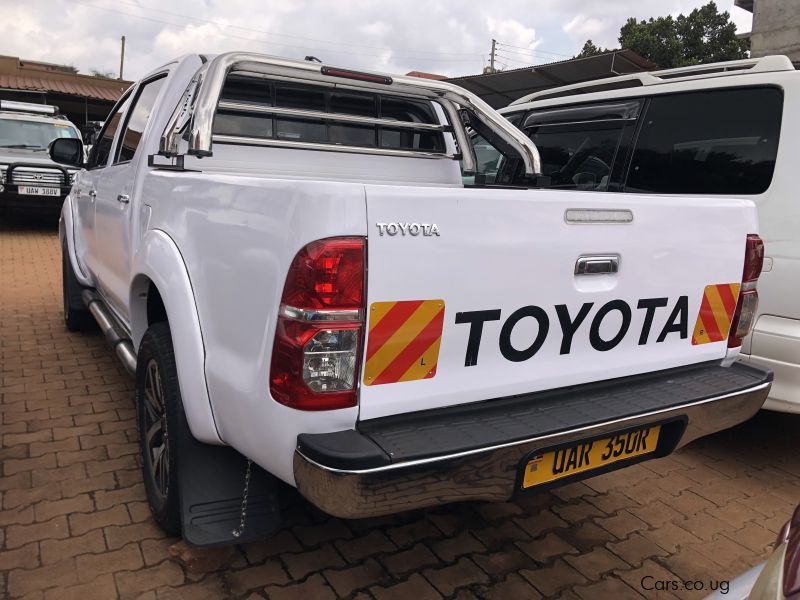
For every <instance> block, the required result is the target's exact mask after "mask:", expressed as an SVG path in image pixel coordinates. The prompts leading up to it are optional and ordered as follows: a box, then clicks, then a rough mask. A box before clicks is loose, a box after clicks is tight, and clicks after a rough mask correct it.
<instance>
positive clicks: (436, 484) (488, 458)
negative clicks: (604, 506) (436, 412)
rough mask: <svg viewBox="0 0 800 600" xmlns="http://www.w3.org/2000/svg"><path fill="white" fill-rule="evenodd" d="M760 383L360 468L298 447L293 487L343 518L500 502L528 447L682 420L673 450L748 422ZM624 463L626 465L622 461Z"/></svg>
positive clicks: (762, 395) (514, 482) (514, 484)
mask: <svg viewBox="0 0 800 600" xmlns="http://www.w3.org/2000/svg"><path fill="white" fill-rule="evenodd" d="M762 372H763V374H764V376H763V377H762V378H761V380H760V381H758V382H757V383H755V384H753V385H749V386H748V387H745V388H742V389H739V390H736V391H735V392H731V393H726V394H722V395H719V396H712V397H705V398H703V399H702V400H697V401H693V402H686V403H682V404H680V405H677V406H674V405H673V406H670V407H669V408H665V409H663V410H654V411H649V412H643V413H640V414H635V415H630V416H625V417H621V418H613V419H609V420H607V421H603V422H600V423H595V424H592V425H588V426H583V427H578V428H574V429H569V430H566V431H558V432H555V433H549V434H546V435H541V436H537V437H531V438H528V439H524V440H516V441H510V442H508V443H499V444H495V445H492V446H489V447H482V448H476V449H470V450H466V451H463V452H453V453H449V454H445V455H438V456H432V457H427V458H422V459H417V460H409V461H403V462H396V463H392V464H387V465H382V466H377V467H372V468H366V469H358V468H334V467H332V466H326V465H323V464H320V462H318V461H315V460H312V459H311V458H309V457H307V456H306V455H305V454H304V453H303V448H302V447H299V448H298V449H297V450H296V451H295V455H294V475H295V481H296V485H297V488H298V490H299V491H300V493H301V494H303V496H305V497H306V498H307V499H308V500H309V501H311V502H312V503H313V504H314V505H316V506H317V507H318V508H320V509H321V510H323V511H325V512H327V513H329V514H331V515H334V516H337V517H343V518H364V517H372V516H379V515H386V514H391V513H396V512H401V511H406V510H412V509H416V508H423V507H429V506H435V505H439V504H446V503H450V502H457V501H463V500H484V501H506V500H509V499H510V498H511V497H512V496H513V495H514V494H515V493H516V492H517V491H518V490H519V484H518V481H519V475H520V464H521V462H522V461H523V460H524V459H525V458H526V457H527V456H528V455H530V454H531V453H532V452H534V451H537V450H541V449H543V448H547V447H552V446H557V445H559V444H565V443H569V442H574V441H579V440H585V439H588V438H594V437H595V436H599V435H602V434H605V433H611V432H618V431H621V430H625V429H629V428H634V427H636V426H644V425H648V424H653V423H661V422H665V421H669V420H671V419H681V420H683V421H685V423H686V428H685V430H684V431H683V434H682V436H681V437H680V439H679V440H678V441H677V446H676V447H681V446H683V445H685V444H688V443H689V442H691V441H692V440H695V439H697V438H700V437H703V436H705V435H708V434H711V433H714V432H717V431H721V430H723V429H727V428H730V427H733V426H734V425H737V424H739V423H741V422H743V421H746V420H747V419H749V418H750V417H752V416H753V415H754V414H755V413H756V412H757V411H758V410H759V408H761V406H762V404H763V403H764V400H765V399H766V398H767V395H768V393H769V388H770V385H771V381H772V375H771V373H770V372H768V371H762ZM623 466H624V465H623Z"/></svg>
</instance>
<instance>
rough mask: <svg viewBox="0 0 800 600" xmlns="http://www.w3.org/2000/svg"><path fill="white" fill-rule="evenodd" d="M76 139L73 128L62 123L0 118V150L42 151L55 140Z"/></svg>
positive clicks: (76, 135)
mask: <svg viewBox="0 0 800 600" xmlns="http://www.w3.org/2000/svg"><path fill="white" fill-rule="evenodd" d="M65 137H66V138H77V137H78V134H77V132H76V131H75V128H74V127H72V126H70V125H69V124H67V123H66V122H64V123H47V122H42V121H28V120H22V119H3V118H0V148H30V149H33V150H44V149H46V148H47V146H48V144H49V143H50V142H52V141H53V140H54V139H56V138H65Z"/></svg>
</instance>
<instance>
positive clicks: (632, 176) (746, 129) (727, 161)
mask: <svg viewBox="0 0 800 600" xmlns="http://www.w3.org/2000/svg"><path fill="white" fill-rule="evenodd" d="M782 111H783V92H782V91H781V90H780V89H778V88H773V87H764V88H740V89H729V90H712V91H704V92H692V93H686V94H674V95H667V96H655V97H653V98H652V100H651V101H650V106H649V107H648V109H647V114H646V115H645V116H644V119H643V122H642V129H641V132H640V134H639V139H638V140H637V142H636V147H635V149H634V153H633V158H632V161H631V166H630V170H629V172H628V180H627V182H626V184H625V191H626V192H652V193H658V194H760V193H762V192H764V191H766V189H767V188H768V187H769V185H770V182H771V181H772V172H773V170H774V168H775V158H776V156H777V152H778V137H779V134H780V128H781V113H782Z"/></svg>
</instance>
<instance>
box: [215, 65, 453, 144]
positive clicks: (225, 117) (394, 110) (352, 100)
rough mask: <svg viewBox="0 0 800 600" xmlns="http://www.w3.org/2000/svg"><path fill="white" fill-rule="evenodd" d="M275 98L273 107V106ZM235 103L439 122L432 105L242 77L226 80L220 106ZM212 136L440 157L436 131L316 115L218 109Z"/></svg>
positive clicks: (441, 139)
mask: <svg viewBox="0 0 800 600" xmlns="http://www.w3.org/2000/svg"><path fill="white" fill-rule="evenodd" d="M273 99H274V102H273ZM226 100H227V101H236V102H239V103H249V104H253V105H254V106H255V105H261V106H272V105H273V104H274V106H275V107H277V109H278V110H280V109H283V108H286V109H293V110H298V111H316V112H326V113H336V114H341V115H352V116H357V117H365V118H369V119H374V118H376V117H382V118H384V119H391V120H394V121H404V122H412V123H437V124H438V121H437V120H436V119H435V113H434V111H433V108H432V106H431V104H430V102H424V101H417V100H411V99H406V98H395V97H380V98H379V97H378V96H376V95H375V94H371V93H368V92H358V91H350V90H334V89H329V88H323V87H315V86H310V85H289V84H285V83H282V82H270V81H267V80H264V79H256V78H253V77H244V76H238V75H234V76H229V77H228V80H226V83H225V86H224V88H223V93H222V101H226ZM213 130H214V133H215V134H219V135H230V136H239V137H254V138H264V139H278V140H285V141H291V142H306V143H315V144H334V145H346V146H362V147H372V148H375V147H382V148H387V149H394V150H422V151H427V152H444V150H445V145H444V136H443V135H442V133H441V132H438V131H414V130H412V129H405V128H402V129H401V128H399V127H386V126H382V125H377V124H375V123H358V122H353V123H350V122H342V121H336V120H334V119H326V118H321V117H320V116H317V115H299V114H298V115H296V116H295V115H294V114H292V115H288V114H286V115H285V114H281V113H280V112H278V111H277V110H276V113H275V114H270V112H269V111H267V112H258V111H257V110H256V109H255V108H254V109H253V110H252V111H249V110H248V111H246V112H241V111H232V110H230V109H229V108H225V107H224V106H221V107H220V108H219V109H218V110H217V114H216V116H215V118H214V128H213Z"/></svg>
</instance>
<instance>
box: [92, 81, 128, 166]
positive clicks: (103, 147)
mask: <svg viewBox="0 0 800 600" xmlns="http://www.w3.org/2000/svg"><path fill="white" fill-rule="evenodd" d="M130 103H131V97H130V95H129V96H128V97H127V98H126V99H125V101H124V102H123V103H122V104H121V105H120V107H119V108H118V109H117V110H116V112H114V114H113V115H111V116H110V117H109V118H108V119H107V120H106V124H105V126H104V127H105V128H104V129H103V131H102V133H101V134H100V137H99V138H98V140H97V143H96V144H95V145H94V146H92V154H91V156H90V157H89V168H90V169H91V168H93V167H103V166H105V165H107V164H108V158H109V156H110V155H111V146H112V145H113V144H114V136H115V135H116V133H117V130H118V129H119V127H120V123H121V121H122V115H123V114H124V113H125V111H127V110H128V106H129V105H130Z"/></svg>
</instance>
